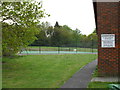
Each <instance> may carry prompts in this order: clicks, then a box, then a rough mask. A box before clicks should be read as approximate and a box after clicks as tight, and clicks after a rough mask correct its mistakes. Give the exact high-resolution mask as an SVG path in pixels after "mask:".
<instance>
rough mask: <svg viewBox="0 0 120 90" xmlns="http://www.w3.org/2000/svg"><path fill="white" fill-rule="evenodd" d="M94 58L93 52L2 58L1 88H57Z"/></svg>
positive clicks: (95, 56)
mask: <svg viewBox="0 0 120 90" xmlns="http://www.w3.org/2000/svg"><path fill="white" fill-rule="evenodd" d="M96 58H97V55H94V54H90V55H89V54H86V55H85V54H81V55H80V54H76V55H28V56H18V57H15V58H3V61H5V63H3V77H2V78H3V88H59V87H60V86H61V85H63V84H64V83H65V82H66V81H67V80H68V79H69V78H70V77H71V76H72V75H73V74H74V73H75V72H77V71H78V70H79V69H80V68H82V67H83V66H85V65H86V64H88V63H89V62H91V61H93V60H95V59H96Z"/></svg>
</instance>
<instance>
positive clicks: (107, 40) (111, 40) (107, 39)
mask: <svg viewBox="0 0 120 90" xmlns="http://www.w3.org/2000/svg"><path fill="white" fill-rule="evenodd" d="M101 47H106V48H107V47H108V48H109V47H115V34H101Z"/></svg>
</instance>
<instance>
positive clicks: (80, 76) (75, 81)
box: [61, 60, 97, 88]
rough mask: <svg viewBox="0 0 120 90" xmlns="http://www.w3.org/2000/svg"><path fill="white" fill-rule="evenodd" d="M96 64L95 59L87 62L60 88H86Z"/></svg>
mask: <svg viewBox="0 0 120 90" xmlns="http://www.w3.org/2000/svg"><path fill="white" fill-rule="evenodd" d="M96 65H97V60H94V61H93V62H91V63H89V64H87V65H86V66H84V67H83V68H82V69H80V71H78V72H76V73H75V74H74V75H73V76H72V77H71V78H70V79H69V80H68V81H67V82H66V83H65V84H64V85H63V86H62V87H61V88H87V85H88V83H89V82H90V81H91V79H92V73H93V71H94V70H95V68H96Z"/></svg>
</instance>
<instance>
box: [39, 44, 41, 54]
mask: <svg viewBox="0 0 120 90" xmlns="http://www.w3.org/2000/svg"><path fill="white" fill-rule="evenodd" d="M40 53H41V46H39V54H40Z"/></svg>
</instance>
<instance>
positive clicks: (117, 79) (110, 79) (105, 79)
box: [91, 77, 120, 82]
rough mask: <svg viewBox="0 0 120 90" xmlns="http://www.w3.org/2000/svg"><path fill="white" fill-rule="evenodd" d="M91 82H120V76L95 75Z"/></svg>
mask: <svg viewBox="0 0 120 90" xmlns="http://www.w3.org/2000/svg"><path fill="white" fill-rule="evenodd" d="M91 82H120V77H94V78H92V80H91Z"/></svg>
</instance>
